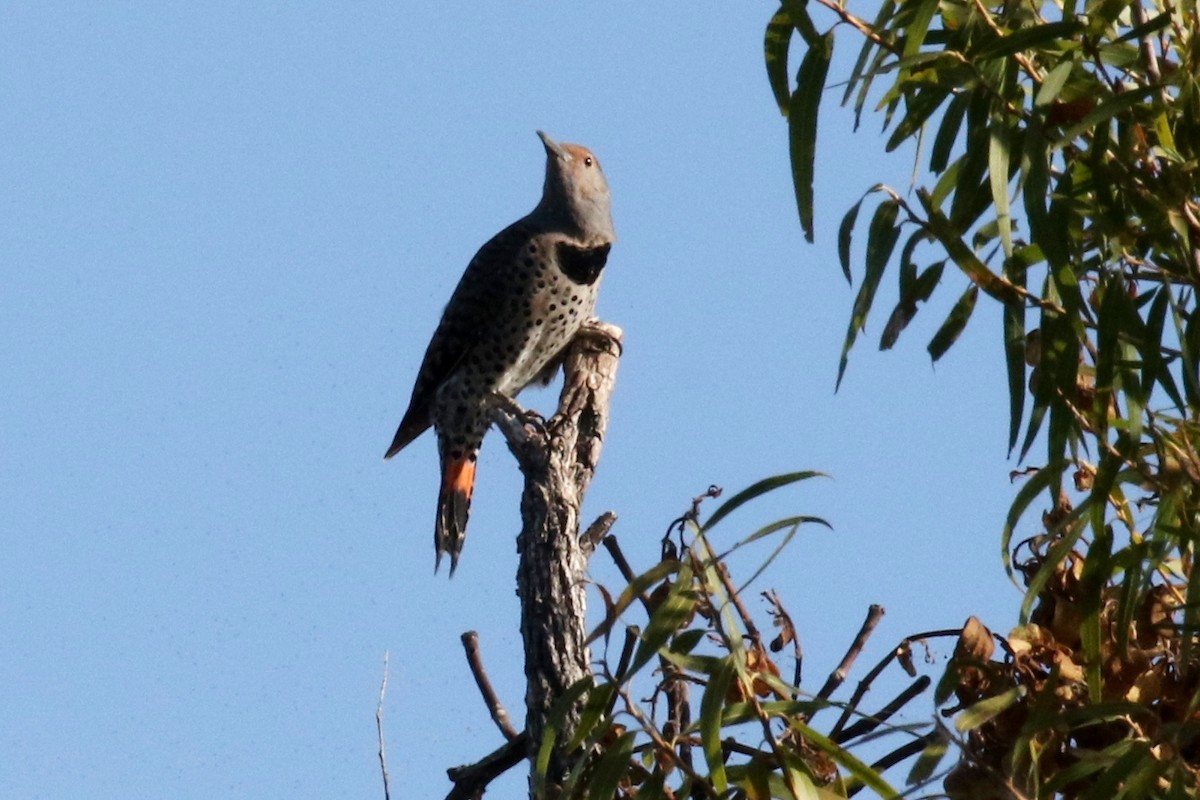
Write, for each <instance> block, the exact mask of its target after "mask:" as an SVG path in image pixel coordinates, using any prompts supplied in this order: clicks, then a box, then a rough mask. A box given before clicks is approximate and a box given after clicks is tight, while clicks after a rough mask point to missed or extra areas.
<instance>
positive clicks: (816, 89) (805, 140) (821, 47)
mask: <svg viewBox="0 0 1200 800" xmlns="http://www.w3.org/2000/svg"><path fill="white" fill-rule="evenodd" d="M832 57H833V32H832V31H830V32H829V33H827V34H825V35H824V36H822V37H821V38H820V39H819V40H818V41H816V42H813V43H812V44H811V45H810V46H809V48H808V52H806V53H805V54H804V59H803V60H802V61H801V62H800V69H799V70H798V71H797V73H796V91H794V92H792V97H791V100H790V101H789V103H788V145H789V150H790V152H791V159H792V184H793V186H794V187H795V190H796V207H797V209H798V210H799V212H800V227H801V228H803V229H804V238H805V239H806V240H807V241H809V242H811V241H812V240H813V164H814V161H815V160H816V155H817V114H818V111H819V109H820V106H821V94H822V93H823V92H824V91H825V76H826V75H827V74H828V72H829V60H830V59H831V58H832Z"/></svg>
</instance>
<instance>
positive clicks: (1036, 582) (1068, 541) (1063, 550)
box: [1020, 470, 1092, 624]
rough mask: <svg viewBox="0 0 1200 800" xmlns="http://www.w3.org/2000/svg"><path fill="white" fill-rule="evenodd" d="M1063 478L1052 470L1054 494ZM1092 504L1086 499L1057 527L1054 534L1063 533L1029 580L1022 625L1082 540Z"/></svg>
mask: <svg viewBox="0 0 1200 800" xmlns="http://www.w3.org/2000/svg"><path fill="white" fill-rule="evenodd" d="M1061 477H1062V471H1061V470H1050V478H1051V481H1052V483H1051V491H1052V492H1053V491H1055V487H1054V483H1053V482H1054V481H1055V480H1058V479H1061ZM1091 503H1092V498H1091V497H1088V498H1086V499H1085V500H1084V501H1083V502H1082V503H1080V504H1079V506H1078V507H1077V508H1075V509H1074V510H1073V511H1071V513H1069V514H1068V515H1067V517H1066V519H1064V520H1063V521H1062V522H1061V523H1059V524H1058V525H1057V526H1055V528H1054V531H1053V533H1057V532H1059V531H1062V532H1063V533H1062V535H1061V536H1060V537H1059V538H1058V540H1057V541H1056V542H1055V543H1054V546H1053V547H1051V548H1050V552H1049V553H1048V554H1047V555H1046V561H1045V562H1044V563H1043V564H1042V565H1041V567H1039V568H1038V571H1037V572H1035V573H1034V575H1033V577H1032V578H1030V579H1029V585H1028V586H1027V587H1026V589H1025V598H1024V600H1022V601H1021V612H1020V620H1021V624H1025V623H1027V622H1029V615H1030V613H1031V612H1032V611H1033V604H1034V603H1035V602H1037V599H1038V597H1039V595H1040V594H1041V591H1042V587H1044V586H1045V585H1046V583H1047V582H1049V580H1050V579H1051V578H1053V577H1054V573H1055V570H1056V569H1057V568H1058V566H1059V564H1061V563H1062V562H1063V561H1064V560H1065V559H1066V558H1067V556H1069V555H1070V554H1071V550H1072V549H1073V548H1074V547H1075V545H1076V544H1077V543H1078V542H1079V540H1080V538H1082V536H1083V531H1084V526H1083V525H1080V524H1079V519H1080V517H1082V516H1083V515H1084V514H1086V513H1087V511H1088V510H1089V509H1090V508H1091Z"/></svg>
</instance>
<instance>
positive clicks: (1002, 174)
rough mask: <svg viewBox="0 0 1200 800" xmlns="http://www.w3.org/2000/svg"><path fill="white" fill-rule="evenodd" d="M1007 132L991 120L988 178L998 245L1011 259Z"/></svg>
mask: <svg viewBox="0 0 1200 800" xmlns="http://www.w3.org/2000/svg"><path fill="white" fill-rule="evenodd" d="M1007 134H1008V132H1007V131H1006V130H1005V129H1004V128H1003V127H1002V123H1001V122H1000V120H998V119H993V120H992V124H991V126H990V128H989V137H988V178H989V183H990V184H991V187H992V204H993V205H994V206H995V208H996V224H997V226H999V229H1000V245H1001V247H1003V248H1004V257H1005V258H1012V254H1013V243H1012V215H1011V213H1010V211H1009V207H1008V162H1009V153H1008V135H1007Z"/></svg>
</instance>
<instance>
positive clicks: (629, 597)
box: [585, 561, 680, 644]
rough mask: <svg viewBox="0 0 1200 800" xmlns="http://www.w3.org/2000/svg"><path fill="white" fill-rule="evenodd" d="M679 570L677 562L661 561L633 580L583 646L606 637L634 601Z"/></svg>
mask: <svg viewBox="0 0 1200 800" xmlns="http://www.w3.org/2000/svg"><path fill="white" fill-rule="evenodd" d="M679 569H680V563H679V562H678V561H661V562H659V563H658V564H655V565H654V566H653V567H651V568H650V569H649V570H647V571H646V572H643V573H642V574H641V575H638V576H637V577H636V578H634V579H633V581H632V582H631V583H630V584H629V585H628V586H626V587H625V589H624V590H623V591H622V592H621V596H620V597H618V598H617V602H616V603H614V604H613V608H612V612H611V614H607V615H606V616H605V619H604V621H603V622H601V623H600V624H599V625H597V626H596V629H595V630H594V631H592V633H591V635H590V636H588V638H587V641H586V642H585V644H591V643H592V642H594V641H596V640H597V639H599V638H600V637H602V636H607V635H608V632H609V631H610V630H612V627H613V625H615V624H616V622H617V620H618V619H619V618H620V617H621V615H622V614H624V613H625V609H627V608H629V606H630V604H631V603H633V601H634V600H636V599H637V598H638V597H640V596H641V595H642V593H643V592H645V591H646V590H647V589H649V588H650V587H651V586H653V585H654V584H656V583H658V582H659V581H661V580H663V579H664V578H666V577H667V576H669V575H674V574H675V573H676V572H678V571H679Z"/></svg>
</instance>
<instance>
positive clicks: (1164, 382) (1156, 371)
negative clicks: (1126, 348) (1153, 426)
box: [1141, 286, 1187, 415]
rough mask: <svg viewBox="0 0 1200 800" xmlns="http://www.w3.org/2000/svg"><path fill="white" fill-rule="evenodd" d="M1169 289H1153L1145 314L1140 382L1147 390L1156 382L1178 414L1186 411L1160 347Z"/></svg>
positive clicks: (1165, 287)
mask: <svg viewBox="0 0 1200 800" xmlns="http://www.w3.org/2000/svg"><path fill="white" fill-rule="evenodd" d="M1170 291H1171V290H1170V287H1168V286H1160V287H1159V288H1158V289H1157V290H1155V292H1154V299H1153V300H1152V301H1151V303H1150V311H1149V312H1148V313H1147V314H1146V335H1145V338H1144V339H1143V341H1142V343H1141V354H1142V366H1143V370H1144V372H1143V376H1142V384H1143V385H1144V386H1145V387H1146V391H1147V392H1149V391H1150V390H1151V389H1152V388H1153V386H1154V384H1155V383H1158V385H1159V386H1161V387H1162V388H1163V391H1165V392H1166V393H1167V396H1168V397H1170V398H1171V402H1172V403H1174V404H1175V407H1176V409H1178V411H1179V413H1180V415H1184V414H1186V413H1187V412H1186V411H1184V408H1183V397H1182V396H1181V395H1180V394H1179V387H1178V386H1177V385H1176V384H1175V377H1174V376H1173V375H1172V374H1171V370H1170V369H1169V368H1168V367H1167V363H1166V359H1164V358H1163V356H1162V349H1161V348H1162V340H1163V327H1164V324H1165V322H1166V315H1167V306H1168V301H1169V300H1170V297H1168V295H1169V294H1170Z"/></svg>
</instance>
